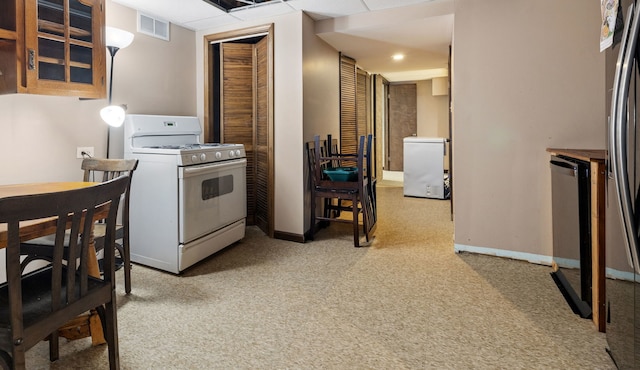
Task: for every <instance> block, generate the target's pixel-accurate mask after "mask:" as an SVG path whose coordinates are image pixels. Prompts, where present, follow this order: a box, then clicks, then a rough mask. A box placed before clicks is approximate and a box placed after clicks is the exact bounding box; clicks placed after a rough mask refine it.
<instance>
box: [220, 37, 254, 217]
mask: <svg viewBox="0 0 640 370" xmlns="http://www.w3.org/2000/svg"><path fill="white" fill-rule="evenodd" d="M220 58H221V60H222V63H221V66H222V78H221V85H222V86H221V88H220V91H221V92H222V93H221V96H222V98H221V107H222V108H221V111H222V125H221V128H220V131H221V137H222V140H221V142H223V143H235V144H244V148H245V151H246V153H247V223H248V224H249V225H253V224H255V152H254V145H253V139H254V132H253V131H254V109H253V102H254V90H255V89H254V66H253V45H252V44H236V43H223V44H222V51H221V53H220Z"/></svg>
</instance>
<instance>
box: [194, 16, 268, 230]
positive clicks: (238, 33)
mask: <svg viewBox="0 0 640 370" xmlns="http://www.w3.org/2000/svg"><path fill="white" fill-rule="evenodd" d="M256 36H265V37H267V39H268V40H269V42H268V43H269V45H268V54H269V57H268V58H269V62H268V67H267V70H268V72H267V73H268V75H269V77H268V90H269V92H268V107H269V114H268V118H267V120H268V123H267V125H268V132H269V134H268V135H269V138H268V165H267V166H268V171H269V176H268V189H267V193H268V197H267V199H268V217H269V225H268V230H267V235H268V236H269V237H270V238H273V236H274V225H275V222H274V221H275V220H274V215H275V212H274V204H273V203H274V202H273V200H274V196H275V195H274V182H275V179H274V154H273V150H274V148H273V143H274V125H273V122H274V119H273V117H274V104H273V101H274V99H273V96H274V89H273V85H274V83H273V81H274V76H273V70H274V67H273V65H274V64H273V56H274V54H273V48H274V47H273V40H274V36H273V24H272V23H271V24H266V25H262V26H255V27H249V28H243V29H239V30H233V31H227V32H220V33H215V34H211V35H205V36H204V37H203V40H204V137H205V138H206V139H208V138H210V137H211V135H212V132H211V126H212V111H213V107H212V104H211V98H212V96H211V89H213V84H214V83H215V81H214V80H213V76H212V74H211V73H210V72H211V69H212V67H213V65H214V63H213V62H214V61H213V55H212V51H211V49H212V48H211V47H210V45H211V44H213V43H220V42H224V41H232V40H238V39H243V38H251V37H256ZM221 130H222V127H221ZM254 131H255V128H254ZM206 139H205V140H206Z"/></svg>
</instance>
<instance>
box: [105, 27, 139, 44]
mask: <svg viewBox="0 0 640 370" xmlns="http://www.w3.org/2000/svg"><path fill="white" fill-rule="evenodd" d="M105 41H106V44H107V45H106V46H113V47H116V48H118V49H123V48H126V47H127V46H129V45H131V43H132V42H133V33H131V32H127V31H125V30H121V29H119V28H115V27H108V26H107V27H106V40H105Z"/></svg>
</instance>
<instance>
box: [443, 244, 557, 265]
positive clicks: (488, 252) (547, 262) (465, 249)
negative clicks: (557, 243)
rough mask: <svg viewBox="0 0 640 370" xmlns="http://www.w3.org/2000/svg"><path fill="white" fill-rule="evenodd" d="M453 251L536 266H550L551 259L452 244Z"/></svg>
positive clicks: (531, 254) (522, 253)
mask: <svg viewBox="0 0 640 370" xmlns="http://www.w3.org/2000/svg"><path fill="white" fill-rule="evenodd" d="M453 250H454V251H455V252H456V253H460V252H469V253H477V254H486V255H489V256H496V257H506V258H511V259H514V260H521V261H527V262H530V263H535V264H538V265H545V266H551V260H552V258H553V257H551V256H543V255H540V254H533V253H524V252H514V251H508V250H505V249H495V248H485V247H474V246H472V245H464V244H454V245H453Z"/></svg>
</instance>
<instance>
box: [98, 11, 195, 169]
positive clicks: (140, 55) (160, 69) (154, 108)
mask: <svg viewBox="0 0 640 370" xmlns="http://www.w3.org/2000/svg"><path fill="white" fill-rule="evenodd" d="M106 18H107V25H109V26H113V27H117V28H121V29H124V30H127V31H129V32H132V33H134V35H135V38H134V40H133V43H132V44H131V46H129V47H127V48H126V49H123V50H121V51H118V53H117V54H116V57H115V63H114V72H113V99H112V101H113V103H114V104H122V103H124V104H127V107H128V109H127V113H130V114H163V115H177V116H180V115H189V116H194V115H196V70H195V68H196V59H195V53H196V44H195V41H194V35H195V32H193V31H191V30H188V29H186V28H182V27H179V26H176V25H173V24H172V25H171V28H170V41H165V40H162V39H158V38H155V37H151V36H148V35H145V34H142V33H138V32H137V31H136V27H137V26H136V25H137V22H136V20H137V12H136V11H135V10H133V9H131V8H127V7H124V6H121V5H119V4H116V3H114V2H111V1H108V2H107V12H106ZM108 66H110V64H108ZM122 137H123V132H122V129H121V128H120V129H115V130H114V129H112V142H113V145H112V146H111V150H110V153H113V155H110V156H111V157H117V156H120V157H122V151H123V146H122Z"/></svg>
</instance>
